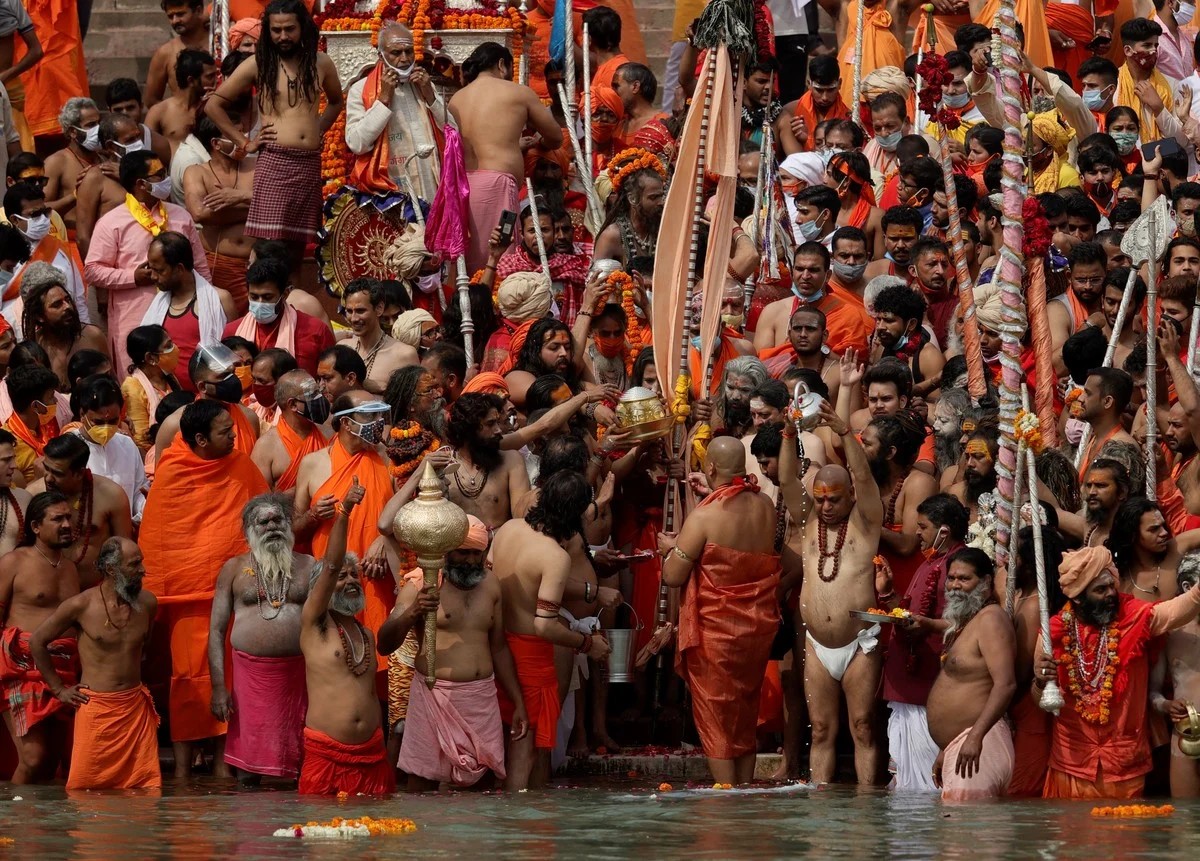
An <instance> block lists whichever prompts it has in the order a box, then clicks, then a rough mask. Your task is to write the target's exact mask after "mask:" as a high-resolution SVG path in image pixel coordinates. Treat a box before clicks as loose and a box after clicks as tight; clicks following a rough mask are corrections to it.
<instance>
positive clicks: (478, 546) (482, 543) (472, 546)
mask: <svg viewBox="0 0 1200 861" xmlns="http://www.w3.org/2000/svg"><path fill="white" fill-rule="evenodd" d="M467 523H468V524H470V525H469V526H468V527H467V537H466V538H464V539H463V543H462V544H460V545H458V549H459V550H487V546H488V528H487V524H485V523H484V522H483V521H482V520H480V519H479V518H478V517H476V516H475V515H474V514H468V515H467Z"/></svg>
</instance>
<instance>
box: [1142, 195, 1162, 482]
mask: <svg viewBox="0 0 1200 861" xmlns="http://www.w3.org/2000/svg"><path fill="white" fill-rule="evenodd" d="M1149 216H1150V235H1151V236H1154V235H1155V231H1156V230H1157V228H1158V218H1157V212H1156V211H1155V210H1154V209H1151V210H1150V212H1149ZM1164 226H1165V225H1164ZM1149 264H1150V278H1149V283H1147V285H1146V498H1147V499H1149V500H1150V501H1151V502H1153V501H1154V500H1155V498H1156V489H1157V487H1158V480H1157V476H1156V475H1155V472H1156V471H1157V466H1158V459H1157V458H1156V457H1155V447H1156V446H1157V444H1158V416H1157V414H1156V407H1157V406H1158V396H1157V395H1158V393H1157V391H1156V390H1157V388H1158V360H1157V356H1156V355H1155V347H1156V346H1157V342H1158V338H1157V335H1158V254H1156V253H1155V254H1151V255H1150V260H1149Z"/></svg>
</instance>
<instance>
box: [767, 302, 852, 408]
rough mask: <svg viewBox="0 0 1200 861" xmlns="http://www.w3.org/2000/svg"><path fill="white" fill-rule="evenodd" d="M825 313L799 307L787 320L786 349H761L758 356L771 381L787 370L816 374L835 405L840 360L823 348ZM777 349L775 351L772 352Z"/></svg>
mask: <svg viewBox="0 0 1200 861" xmlns="http://www.w3.org/2000/svg"><path fill="white" fill-rule="evenodd" d="M828 334H829V333H828V330H827V329H826V328H825V312H824V311H822V310H821V309H820V308H817V307H815V306H813V305H801V306H800V307H799V308H797V309H796V310H795V311H793V312H792V316H791V317H790V318H789V319H788V329H787V341H786V342H785V343H786V345H787V346H786V347H785V348H783V349H779V348H774V349H770V350H764V351H763V352H762V353H761V354H759V355H760V358H762V359H763V364H765V365H766V366H767V372H768V373H770V375H771V378H772V379H776V380H781V379H783V375H784V374H785V373H786V372H787V371H788V369H790V368H808V369H810V370H813V371H816V372H817V373H818V374H820V375H821V379H822V380H824V381H825V385H826V386H828V387H829V399H830V400H831V401H833V402H834V403H835V404H836V403H837V393H838V389H839V388H841V373H840V372H839V367H838V361H839V357H838V356H836V355H830V353H829V351H828V349H827V348H826V347H825V336H826V335H828ZM776 349H778V352H776V351H775V350H776Z"/></svg>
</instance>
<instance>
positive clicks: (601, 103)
mask: <svg viewBox="0 0 1200 861" xmlns="http://www.w3.org/2000/svg"><path fill="white" fill-rule="evenodd" d="M585 107H586V103H585V102H584V98H583V95H580V96H579V110H580V111H583V110H584V108H585ZM600 108H608V109H609V110H610V111H612V112H613V114H614V115H615V116H616V118H617V122H620V121H621V120H623V119H625V103H624V102H622V101H621V97H620V96H618V95H617V91H616V90H614V89H613V88H612V87H606V86H604V85H603V84H597V85H596V86H594V87H592V116H595V115H596V111H598V110H599V109H600Z"/></svg>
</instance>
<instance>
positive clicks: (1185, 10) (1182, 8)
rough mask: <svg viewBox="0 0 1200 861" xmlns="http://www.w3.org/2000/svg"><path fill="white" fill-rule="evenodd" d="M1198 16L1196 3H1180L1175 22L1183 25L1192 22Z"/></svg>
mask: <svg viewBox="0 0 1200 861" xmlns="http://www.w3.org/2000/svg"><path fill="white" fill-rule="evenodd" d="M1195 17H1196V4H1195V3H1180V4H1179V11H1178V12H1176V13H1175V23H1176V24H1178V25H1180V26H1181V27H1182V26H1183V25H1184V24H1190V23H1191V22H1192V19H1193V18H1195Z"/></svg>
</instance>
